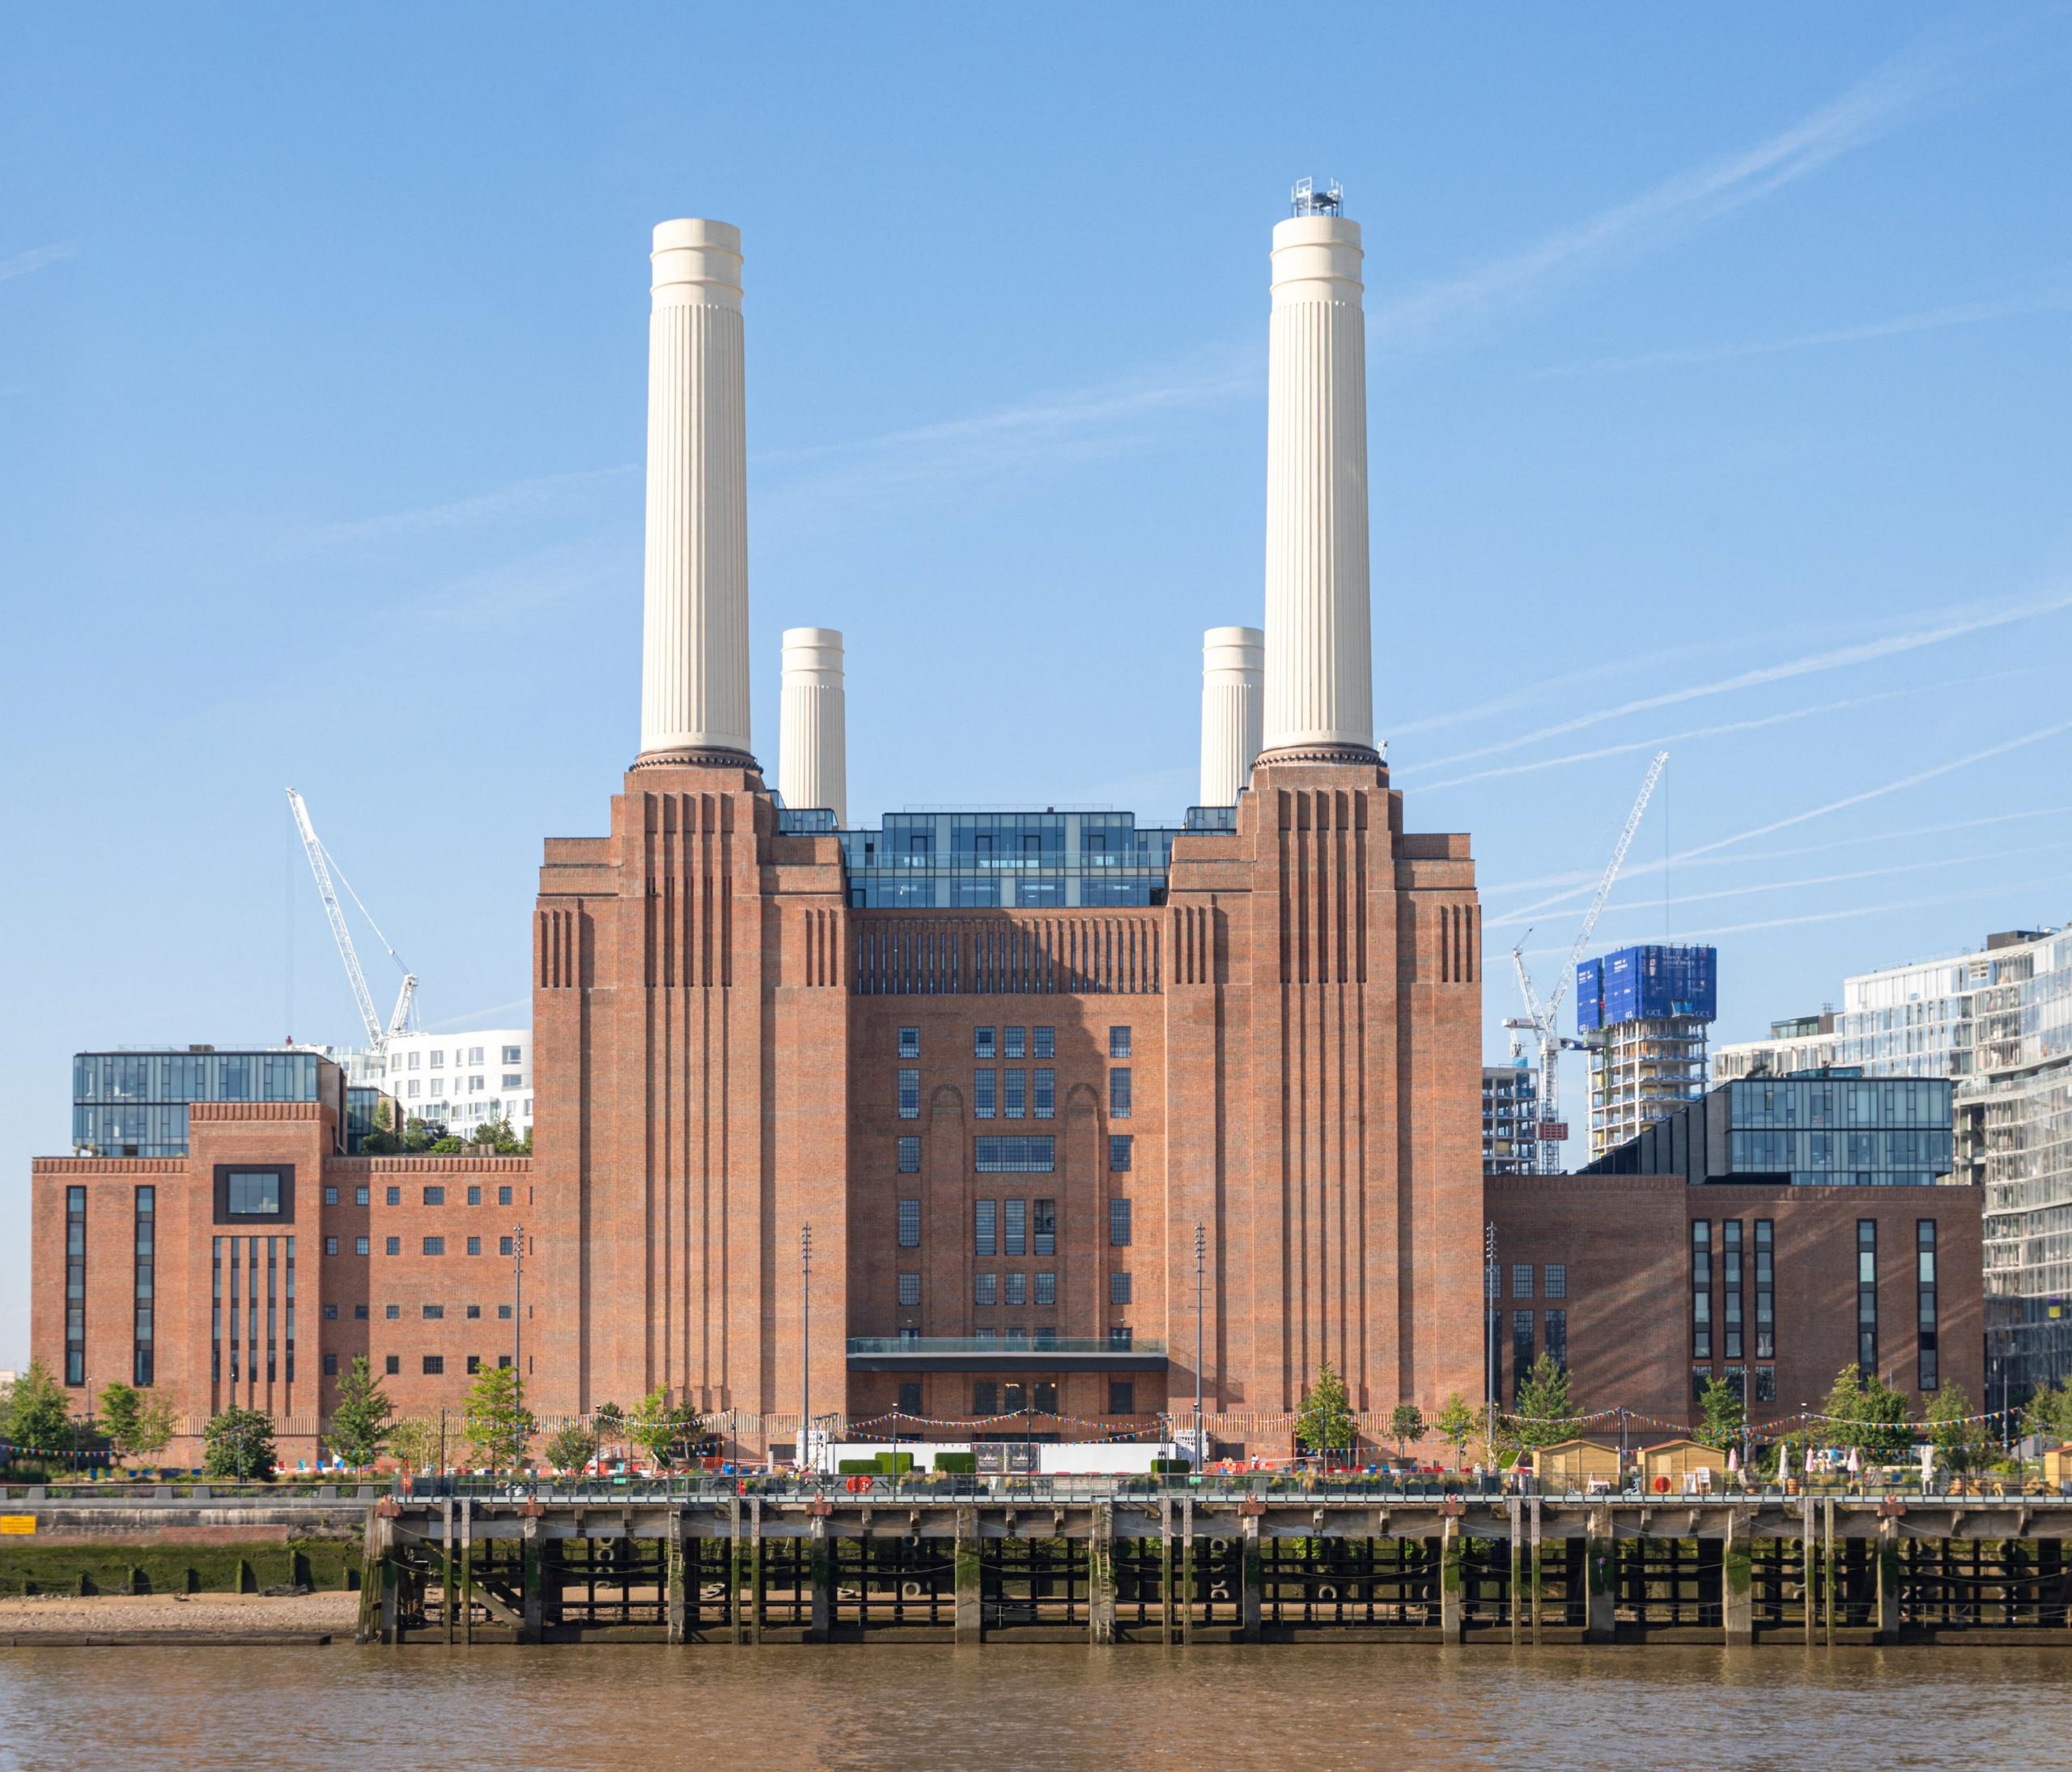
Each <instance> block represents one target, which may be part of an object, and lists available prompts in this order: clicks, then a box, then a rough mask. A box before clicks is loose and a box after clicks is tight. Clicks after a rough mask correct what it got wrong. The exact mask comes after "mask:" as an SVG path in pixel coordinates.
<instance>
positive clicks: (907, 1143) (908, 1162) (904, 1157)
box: [899, 1138, 921, 1175]
mask: <svg viewBox="0 0 2072 1772" xmlns="http://www.w3.org/2000/svg"><path fill="white" fill-rule="evenodd" d="M920 1172H921V1141H920V1140H919V1139H918V1138H902V1139H901V1140H900V1141H899V1173H900V1174H901V1175H919V1174H920Z"/></svg>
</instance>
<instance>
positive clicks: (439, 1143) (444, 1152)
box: [424, 1138, 468, 1157]
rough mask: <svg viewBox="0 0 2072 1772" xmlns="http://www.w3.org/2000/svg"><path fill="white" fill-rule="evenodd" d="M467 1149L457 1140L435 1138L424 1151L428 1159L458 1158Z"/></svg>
mask: <svg viewBox="0 0 2072 1772" xmlns="http://www.w3.org/2000/svg"><path fill="white" fill-rule="evenodd" d="M467 1148H468V1147H467V1146H466V1145H464V1144H462V1143H461V1141H460V1140H459V1139H457V1138H435V1139H434V1140H432V1141H431V1143H430V1144H428V1145H426V1146H425V1147H424V1150H425V1154H426V1155H427V1157H457V1156H458V1155H460V1154H461V1152H462V1151H464V1150H465V1149H467Z"/></svg>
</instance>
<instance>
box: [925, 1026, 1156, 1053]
mask: <svg viewBox="0 0 2072 1772" xmlns="http://www.w3.org/2000/svg"><path fill="white" fill-rule="evenodd" d="M996 1031H997V1033H998V1035H999V1038H998V1039H995V1037H994V1036H995V1034H996ZM899 1056H901V1057H902V1058H919V1056H921V1030H920V1029H919V1028H918V1027H902V1028H901V1029H900V1030H899ZM971 1056H973V1057H974V1058H985V1059H991V1058H1055V1057H1056V1056H1058V1030H1056V1029H1055V1027H1003V1028H1000V1029H998V1030H995V1029H993V1028H990V1027H974V1028H973V1029H972V1030H971ZM1108 1056H1109V1057H1110V1058H1127V1057H1128V1056H1130V1030H1128V1029H1127V1027H1111V1028H1110V1029H1109V1030H1108Z"/></svg>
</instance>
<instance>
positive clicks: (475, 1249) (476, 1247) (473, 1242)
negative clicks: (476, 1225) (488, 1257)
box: [468, 1237, 482, 1256]
mask: <svg viewBox="0 0 2072 1772" xmlns="http://www.w3.org/2000/svg"><path fill="white" fill-rule="evenodd" d="M468 1253H469V1255H471V1256H478V1255H480V1254H481V1253H482V1239H481V1238H480V1237H470V1238H469V1239H468Z"/></svg>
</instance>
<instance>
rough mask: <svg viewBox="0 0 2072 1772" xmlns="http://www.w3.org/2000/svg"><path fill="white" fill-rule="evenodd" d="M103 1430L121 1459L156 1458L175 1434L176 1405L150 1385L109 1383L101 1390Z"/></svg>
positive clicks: (101, 1422)
mask: <svg viewBox="0 0 2072 1772" xmlns="http://www.w3.org/2000/svg"><path fill="white" fill-rule="evenodd" d="M100 1430H101V1432H102V1433H104V1434H106V1435H107V1436H108V1446H109V1447H110V1449H111V1450H113V1452H114V1453H115V1455H116V1456H117V1458H118V1459H123V1460H128V1459H133V1458H134V1459H147V1458H155V1457H156V1456H157V1455H159V1453H160V1452H163V1451H164V1450H165V1448H166V1444H167V1443H168V1441H169V1440H171V1439H172V1404H170V1403H169V1402H168V1401H167V1400H165V1399H164V1398H163V1397H162V1396H159V1395H158V1393H157V1392H155V1391H152V1390H151V1389H149V1388H148V1387H146V1388H145V1389H143V1390H139V1389H138V1387H136V1386H135V1385H134V1384H122V1383H115V1384H109V1385H105V1386H104V1387H102V1390H101V1393H100Z"/></svg>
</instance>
